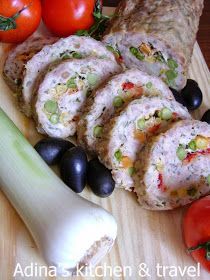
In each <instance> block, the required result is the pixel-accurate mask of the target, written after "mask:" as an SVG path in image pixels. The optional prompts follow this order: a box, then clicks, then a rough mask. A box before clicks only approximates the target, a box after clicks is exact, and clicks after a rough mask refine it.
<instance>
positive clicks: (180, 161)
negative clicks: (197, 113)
mask: <svg viewBox="0 0 210 280" xmlns="http://www.w3.org/2000/svg"><path fill="white" fill-rule="evenodd" d="M135 168H136V174H135V175H134V187H135V192H136V193H137V195H138V201H139V203H140V204H141V205H142V206H143V207H144V208H147V209H151V210H167V209H173V208H176V207H179V206H182V205H185V204H188V203H190V202H192V201H193V200H195V199H198V198H199V197H201V196H204V195H206V194H208V193H209V192H210V125H208V124H207V123H204V122H200V121H197V120H184V121H180V122H178V123H177V124H175V125H173V126H172V127H171V128H170V129H169V130H168V131H166V132H165V133H163V134H160V135H159V136H157V137H155V138H153V139H152V140H151V142H150V143H149V144H148V145H146V146H145V148H144V149H143V150H142V151H141V152H140V153H139V154H138V159H137V161H136V164H135Z"/></svg>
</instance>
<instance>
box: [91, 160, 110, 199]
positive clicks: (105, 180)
mask: <svg viewBox="0 0 210 280" xmlns="http://www.w3.org/2000/svg"><path fill="white" fill-rule="evenodd" d="M87 180H88V185H89V186H90V188H91V190H92V191H93V192H94V194H96V195H97V196H100V197H107V196H110V195H111V194H112V192H113V191H114V188H115V182H114V180H113V179H112V174H111V171H110V170H109V169H107V168H106V167H105V166H104V165H103V164H102V163H101V162H100V161H99V160H98V159H97V158H95V159H92V160H90V161H89V163H88V173H87Z"/></svg>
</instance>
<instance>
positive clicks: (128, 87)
mask: <svg viewBox="0 0 210 280" xmlns="http://www.w3.org/2000/svg"><path fill="white" fill-rule="evenodd" d="M122 88H123V90H129V89H132V88H134V84H133V83H131V82H126V83H123V84H122Z"/></svg>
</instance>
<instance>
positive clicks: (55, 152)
mask: <svg viewBox="0 0 210 280" xmlns="http://www.w3.org/2000/svg"><path fill="white" fill-rule="evenodd" d="M72 147H74V145H73V144H72V143H71V142H69V141H67V140H63V139H59V138H46V139H42V140H40V141H39V142H38V143H37V144H36V145H35V146H34V148H35V150H36V151H37V152H38V153H39V155H40V156H41V157H42V159H43V160H44V161H45V162H46V163H47V164H48V165H55V164H58V163H59V162H60V160H61V158H62V156H63V154H64V153H65V152H66V151H67V150H68V149H70V148H72Z"/></svg>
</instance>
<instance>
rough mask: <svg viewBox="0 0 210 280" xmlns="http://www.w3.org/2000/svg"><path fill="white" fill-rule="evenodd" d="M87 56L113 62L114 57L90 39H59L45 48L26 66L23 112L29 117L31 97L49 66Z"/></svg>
mask: <svg viewBox="0 0 210 280" xmlns="http://www.w3.org/2000/svg"><path fill="white" fill-rule="evenodd" d="M87 56H93V57H100V58H108V59H110V60H112V61H115V57H114V55H113V54H112V53H111V52H110V51H108V50H107V48H106V47H105V46H104V45H103V44H102V43H101V42H98V41H96V40H94V39H92V38H90V37H85V36H70V37H68V38H65V39H60V40H59V41H58V42H56V43H55V44H53V45H49V46H45V47H44V48H43V49H42V50H41V51H40V52H39V53H37V54H36V55H35V56H33V58H32V59H31V60H30V61H28V63H27V64H26V71H25V74H24V80H23V91H22V98H23V101H24V106H23V110H24V112H25V114H26V115H28V116H30V115H31V113H32V111H31V100H32V95H33V93H34V92H36V89H37V86H38V84H39V82H40V79H41V77H42V76H43V75H44V74H45V72H46V71H47V69H48V67H49V65H51V64H54V63H57V62H58V61H62V60H65V59H68V58H85V57H87Z"/></svg>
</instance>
